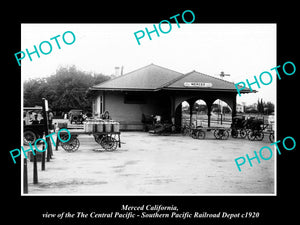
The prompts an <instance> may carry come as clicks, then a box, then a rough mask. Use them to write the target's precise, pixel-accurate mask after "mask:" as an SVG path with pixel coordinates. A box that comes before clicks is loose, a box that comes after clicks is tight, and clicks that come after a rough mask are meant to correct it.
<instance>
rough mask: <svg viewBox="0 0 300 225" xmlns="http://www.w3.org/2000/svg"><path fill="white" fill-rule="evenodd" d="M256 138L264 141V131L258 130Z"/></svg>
mask: <svg viewBox="0 0 300 225" xmlns="http://www.w3.org/2000/svg"><path fill="white" fill-rule="evenodd" d="M255 138H256V139H257V140H258V141H262V140H263V139H264V133H263V132H262V131H257V133H256V135H255Z"/></svg>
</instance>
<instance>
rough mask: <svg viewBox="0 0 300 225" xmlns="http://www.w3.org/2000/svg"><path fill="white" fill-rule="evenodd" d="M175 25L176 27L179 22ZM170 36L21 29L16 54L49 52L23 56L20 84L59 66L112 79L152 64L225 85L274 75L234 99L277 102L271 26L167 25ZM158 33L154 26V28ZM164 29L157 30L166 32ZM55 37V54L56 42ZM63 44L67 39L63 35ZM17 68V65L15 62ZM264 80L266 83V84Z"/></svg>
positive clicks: (125, 28)
mask: <svg viewBox="0 0 300 225" xmlns="http://www.w3.org/2000/svg"><path fill="white" fill-rule="evenodd" d="M179 22H180V21H179ZM171 25H172V29H171V31H170V32H169V33H166V34H164V33H161V32H160V31H159V35H160V36H159V37H158V36H157V35H156V33H155V32H154V33H152V34H151V38H152V40H150V39H149V38H148V36H147V34H145V37H144V38H142V39H140V43H141V44H140V45H138V42H137V40H136V38H135V36H134V33H135V32H137V31H139V30H143V31H144V32H145V33H146V31H145V28H146V27H147V28H148V30H149V31H151V30H153V24H150V23H149V24H112V23H110V24H84V23H80V24H59V23H57V24H42V23H40V24H24V23H23V24H22V25H21V50H20V51H24V52H25V50H26V49H28V51H29V52H33V51H34V45H35V46H36V47H37V48H39V45H40V43H41V42H43V41H48V42H50V43H51V46H52V51H51V53H49V54H48V55H43V54H41V53H40V52H39V54H40V58H38V56H37V54H35V53H34V54H32V55H31V57H32V61H30V60H29V57H28V55H26V56H25V58H24V59H23V60H22V61H21V64H22V65H21V75H22V80H23V81H24V80H26V79H29V78H37V77H48V76H50V75H52V74H55V72H56V70H57V69H58V68H59V67H62V66H72V65H75V66H76V68H77V69H79V70H82V71H86V72H91V73H103V74H105V75H111V74H114V71H115V67H116V66H119V67H121V66H123V68H124V69H123V73H128V72H130V71H133V70H136V69H138V68H141V67H144V66H146V65H149V64H151V63H154V64H156V65H159V66H163V67H166V68H169V69H172V70H175V71H178V72H181V73H188V72H191V71H193V70H196V71H198V72H201V73H204V74H208V75H211V76H214V77H218V78H220V76H219V74H220V73H221V71H223V72H224V73H225V74H230V76H227V77H225V78H224V79H225V80H227V81H230V82H234V83H238V82H241V81H243V82H245V80H246V79H248V80H249V81H250V82H251V81H252V82H253V81H254V76H257V78H259V75H260V74H261V73H262V72H264V71H268V72H270V73H271V74H272V75H273V82H272V83H271V84H270V85H267V86H264V85H261V88H258V87H257V86H256V85H253V86H252V87H253V88H254V89H256V90H257V91H258V93H250V94H243V95H242V96H241V97H240V96H237V103H240V104H241V103H243V102H245V103H246V104H252V103H255V102H257V99H258V98H259V99H261V98H263V100H264V101H265V102H267V101H271V102H273V103H275V102H276V79H275V77H276V75H275V71H271V70H270V69H271V68H273V67H275V66H277V64H276V24H258V23H256V24H242V23H238V24H213V23H209V24H200V23H191V24H185V23H184V22H182V23H180V28H178V26H177V24H176V23H172V24H171ZM156 27H158V24H156ZM168 28H169V27H168V25H167V24H163V26H162V30H164V31H166V30H168ZM66 31H72V32H73V33H74V35H75V37H76V39H75V42H74V43H73V44H70V45H67V44H65V43H64V42H63V40H62V36H63V34H64V33H65V32H66ZM57 35H60V36H59V37H58V38H57V41H58V42H59V45H60V49H58V47H57V44H56V42H55V40H54V39H53V40H50V38H53V37H55V36H57ZM65 39H66V42H71V41H72V36H71V35H70V34H69V33H67V34H66V35H65ZM42 49H43V51H44V52H47V51H49V46H48V44H47V43H44V44H43V45H42ZM16 63H17V61H16ZM267 79H268V78H267V77H265V82H266V81H267Z"/></svg>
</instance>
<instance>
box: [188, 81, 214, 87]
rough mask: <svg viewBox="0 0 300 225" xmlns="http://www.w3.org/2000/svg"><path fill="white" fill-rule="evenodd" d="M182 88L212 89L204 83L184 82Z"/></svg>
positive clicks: (210, 84) (210, 85)
mask: <svg viewBox="0 0 300 225" xmlns="http://www.w3.org/2000/svg"><path fill="white" fill-rule="evenodd" d="M183 86H184V87H191V88H193V87H200V88H203V87H204V88H208V87H212V86H213V85H212V83H204V82H184V83H183Z"/></svg>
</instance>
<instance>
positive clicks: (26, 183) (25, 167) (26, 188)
mask: <svg viewBox="0 0 300 225" xmlns="http://www.w3.org/2000/svg"><path fill="white" fill-rule="evenodd" d="M23 162H24V165H23V166H24V167H23V169H24V171H23V192H24V194H28V175H27V159H26V158H25V157H24V161H23Z"/></svg>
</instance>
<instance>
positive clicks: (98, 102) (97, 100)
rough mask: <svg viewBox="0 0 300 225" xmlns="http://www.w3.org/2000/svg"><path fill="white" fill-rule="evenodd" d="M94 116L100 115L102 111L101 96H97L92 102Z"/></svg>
mask: <svg viewBox="0 0 300 225" xmlns="http://www.w3.org/2000/svg"><path fill="white" fill-rule="evenodd" d="M93 108H94V114H97V115H100V114H102V113H103V111H104V105H103V95H98V97H97V98H95V100H94V102H93Z"/></svg>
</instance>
